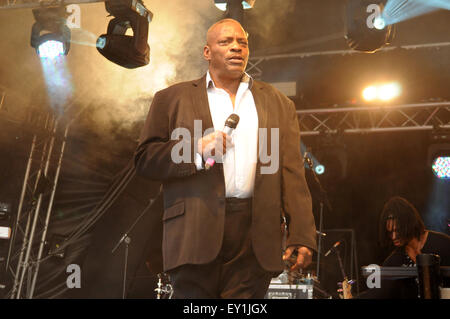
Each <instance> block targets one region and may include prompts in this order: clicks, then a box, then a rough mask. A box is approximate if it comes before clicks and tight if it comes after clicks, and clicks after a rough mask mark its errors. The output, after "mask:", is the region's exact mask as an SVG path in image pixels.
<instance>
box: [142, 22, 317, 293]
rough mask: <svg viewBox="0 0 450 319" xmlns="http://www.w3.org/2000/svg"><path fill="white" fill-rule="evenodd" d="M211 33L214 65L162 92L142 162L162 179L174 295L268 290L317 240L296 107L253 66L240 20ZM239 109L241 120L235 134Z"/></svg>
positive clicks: (165, 250)
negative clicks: (230, 126)
mask: <svg viewBox="0 0 450 319" xmlns="http://www.w3.org/2000/svg"><path fill="white" fill-rule="evenodd" d="M206 42H207V43H206V45H205V47H204V50H203V55H204V58H205V59H206V60H207V61H208V63H209V67H208V71H207V73H206V74H205V75H204V76H203V77H202V78H200V79H198V80H194V81H189V82H182V83H178V84H175V85H173V86H171V87H169V88H166V89H164V90H162V91H159V92H157V93H156V95H155V96H154V99H153V102H152V105H151V107H150V111H149V114H148V117H147V120H146V123H145V125H144V128H143V130H142V133H141V137H140V143H139V145H138V147H137V150H136V153H135V166H136V170H137V172H138V174H140V175H142V176H144V177H147V178H149V179H152V180H158V181H161V182H162V185H163V193H164V213H163V217H162V227H163V236H162V257H163V265H164V271H165V272H167V273H168V274H169V275H170V277H171V281H172V285H173V287H174V298H263V297H264V295H265V293H266V291H267V288H268V286H269V284H270V280H271V278H272V277H274V276H276V275H277V274H279V273H280V272H282V271H283V269H284V267H285V263H284V261H283V260H286V259H288V258H289V257H293V256H295V257H294V258H295V259H294V263H293V265H292V269H295V268H299V267H306V266H308V265H309V264H310V262H311V259H312V251H313V250H315V249H316V237H315V230H316V229H315V222H314V217H313V214H312V208H311V206H312V205H311V196H310V193H309V189H308V186H307V184H306V180H305V176H304V166H303V162H302V157H301V154H300V131H299V127H298V121H297V116H296V112H295V107H294V104H293V102H292V101H291V100H289V99H288V98H287V97H286V96H284V95H283V94H282V93H281V92H279V91H278V90H276V89H275V88H274V87H272V86H271V85H268V84H265V83H263V82H260V81H255V80H253V79H252V78H251V77H250V76H249V75H248V74H247V73H245V68H246V66H247V62H248V58H249V48H248V39H247V33H246V32H245V31H244V29H243V28H242V26H241V25H240V24H239V22H237V21H235V20H232V19H224V20H221V21H219V22H217V23H215V24H214V25H212V26H211V28H210V29H209V30H208V33H207V41H206ZM233 113H234V114H237V115H238V116H239V123H238V125H237V127H236V128H235V129H234V131H233V132H232V133H230V135H228V134H226V133H224V132H223V128H224V123H225V121H226V120H227V118H228V117H229V116H230V115H231V114H233ZM268 150H270V153H271V154H270V158H268ZM211 158H214V159H215V160H216V161H215V163H214V165H212V166H209V165H205V163H208V164H209V160H210V159H211ZM285 215H289V216H288V217H289V218H288V219H289V220H290V224H289V236H288V238H287V242H286V247H287V248H286V249H285V251H284V254H283V247H282V245H283V243H282V234H281V231H280V229H281V227H280V224H281V220H282V217H283V216H285ZM294 252H295V254H294Z"/></svg>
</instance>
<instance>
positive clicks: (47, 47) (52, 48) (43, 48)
mask: <svg viewBox="0 0 450 319" xmlns="http://www.w3.org/2000/svg"><path fill="white" fill-rule="evenodd" d="M37 52H38V55H39V57H41V58H55V57H57V56H60V55H63V54H64V44H63V43H62V42H61V41H58V40H47V41H44V42H43V43H42V44H40V45H39V47H38V49H37Z"/></svg>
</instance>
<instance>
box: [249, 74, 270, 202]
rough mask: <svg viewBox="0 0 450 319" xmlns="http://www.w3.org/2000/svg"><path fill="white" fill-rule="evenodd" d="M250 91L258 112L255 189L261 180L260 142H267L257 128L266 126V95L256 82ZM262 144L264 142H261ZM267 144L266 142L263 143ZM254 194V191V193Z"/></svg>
mask: <svg viewBox="0 0 450 319" xmlns="http://www.w3.org/2000/svg"><path fill="white" fill-rule="evenodd" d="M251 92H252V95H253V99H254V100H255V106H256V112H257V113H258V144H257V163H256V176H255V191H256V190H257V188H256V186H258V184H259V183H260V181H261V174H260V172H261V161H260V151H261V150H260V148H259V144H260V143H267V141H260V138H261V136H260V134H259V129H261V128H267V112H268V110H267V107H268V106H267V102H266V100H267V97H266V94H265V92H264V90H263V86H262V85H261V84H260V83H259V82H257V81H254V82H253V86H252V88H251ZM263 145H264V144H263ZM265 145H267V144H265ZM255 194H256V193H255Z"/></svg>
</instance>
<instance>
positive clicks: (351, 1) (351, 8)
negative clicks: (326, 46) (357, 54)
mask: <svg viewBox="0 0 450 319" xmlns="http://www.w3.org/2000/svg"><path fill="white" fill-rule="evenodd" d="M385 2H386V1H382V0H348V1H347V5H346V29H347V30H346V35H345V39H346V40H347V44H348V45H349V46H350V48H352V49H354V50H357V51H363V52H368V53H373V52H375V51H377V50H378V49H380V48H382V47H383V46H385V45H388V44H389V43H390V42H391V41H392V39H393V38H394V33H395V28H394V25H387V26H386V21H385V19H384V18H383V17H382V10H383V8H384V4H385Z"/></svg>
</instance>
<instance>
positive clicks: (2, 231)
mask: <svg viewBox="0 0 450 319" xmlns="http://www.w3.org/2000/svg"><path fill="white" fill-rule="evenodd" d="M10 238H11V228H9V227H6V226H0V239H10Z"/></svg>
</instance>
